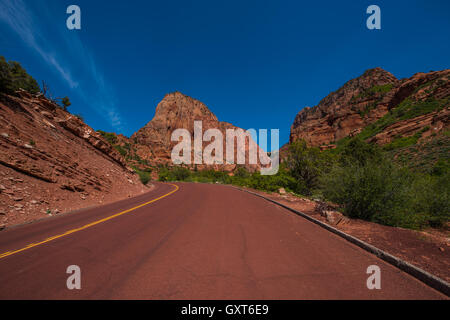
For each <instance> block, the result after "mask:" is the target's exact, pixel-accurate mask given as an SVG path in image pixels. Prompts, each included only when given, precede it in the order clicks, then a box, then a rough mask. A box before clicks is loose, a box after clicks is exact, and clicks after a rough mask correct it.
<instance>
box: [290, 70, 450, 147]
mask: <svg viewBox="0 0 450 320" xmlns="http://www.w3.org/2000/svg"><path fill="white" fill-rule="evenodd" d="M449 74H450V70H443V71H436V72H430V73H417V74H415V75H414V76H412V77H411V78H409V79H404V80H398V79H396V78H395V77H394V76H393V75H392V74H391V73H389V72H387V71H385V70H383V69H381V68H375V69H370V70H367V71H366V72H365V73H364V74H363V75H361V76H360V77H358V78H356V79H352V80H350V81H348V82H347V83H346V84H344V86H342V87H341V88H340V89H338V90H337V91H335V92H333V93H330V94H329V95H328V96H327V97H325V98H324V99H323V100H322V101H320V103H319V104H318V105H317V106H315V107H313V108H304V109H303V110H301V111H300V112H299V113H298V114H297V116H296V117H295V120H294V123H293V124H292V126H291V135H290V143H292V142H294V141H297V140H300V139H304V140H305V141H306V142H307V143H308V144H309V145H311V146H321V148H322V149H328V148H331V147H334V144H333V143H334V142H335V141H338V140H340V139H342V138H345V137H347V136H350V137H351V136H354V135H356V134H358V133H360V132H361V131H362V129H364V128H365V127H367V126H368V125H370V124H373V123H375V122H376V121H377V120H379V119H380V118H382V117H383V116H385V115H386V114H387V113H388V112H389V111H390V110H392V109H394V108H396V107H397V106H398V105H399V104H400V103H402V102H404V101H405V99H409V100H410V101H412V102H420V101H426V100H427V99H430V98H432V99H437V100H442V99H445V98H448V97H449V96H450V82H449ZM448 113H449V110H448V107H447V108H444V109H443V110H439V111H436V112H431V113H428V114H425V115H419V116H417V117H413V118H411V119H407V120H404V121H399V122H397V123H394V124H392V125H389V126H387V127H386V128H383V130H382V132H379V133H377V134H376V136H375V137H372V138H371V139H370V140H369V142H375V143H378V144H386V143H389V142H391V141H392V140H393V139H394V138H395V137H399V136H404V137H407V136H411V135H413V134H415V133H417V131H418V130H420V129H423V128H425V127H427V126H432V127H433V128H434V130H435V131H436V130H437V131H441V130H442V129H444V128H446V127H448ZM430 134H431V133H430ZM425 136H426V134H425Z"/></svg>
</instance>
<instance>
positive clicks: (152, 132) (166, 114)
mask: <svg viewBox="0 0 450 320" xmlns="http://www.w3.org/2000/svg"><path fill="white" fill-rule="evenodd" d="M194 121H201V122H202V131H203V133H204V132H205V131H206V130H207V129H219V130H220V131H221V133H222V135H223V138H224V139H225V137H226V130H227V129H240V128H237V127H235V126H233V125H232V124H230V123H227V122H221V121H219V120H218V119H217V117H216V116H215V115H214V114H213V113H212V112H211V111H210V110H209V109H208V107H207V106H206V105H205V104H203V103H202V102H200V101H198V100H196V99H193V98H191V97H189V96H186V95H184V94H182V93H180V92H174V93H170V94H167V95H166V96H165V97H164V99H163V100H162V101H161V102H160V103H159V104H158V105H157V107H156V111H155V116H154V117H153V119H152V120H151V121H150V122H149V123H147V124H146V125H145V126H144V127H143V128H141V129H140V130H139V131H137V132H136V133H135V134H133V135H132V136H131V138H130V143H131V144H132V145H133V148H134V149H136V153H137V155H138V156H139V157H140V158H141V159H145V160H147V161H148V162H150V163H151V164H153V165H158V164H165V165H172V161H171V151H172V149H173V147H174V146H175V145H176V144H177V143H178V142H172V141H171V135H172V132H173V131H174V130H176V129H187V130H188V131H189V132H190V135H191V140H192V144H193V141H194ZM208 144H210V142H206V141H204V142H203V148H204V147H205V146H207V145H208ZM249 145H251V146H253V147H255V148H256V149H258V146H257V145H256V144H255V142H254V141H253V140H252V139H250V141H249V142H248V143H246V146H245V149H242V150H238V148H237V145H236V143H235V148H234V151H235V152H234V153H235V157H234V159H235V161H234V162H235V163H234V164H231V163H227V162H226V161H225V156H226V149H225V148H226V145H225V140H224V149H223V156H224V163H223V164H215V165H198V166H197V168H198V169H205V168H210V169H216V170H218V169H221V170H226V171H232V170H234V169H235V168H236V159H237V154H238V153H242V154H243V155H244V156H245V159H246V161H245V162H246V164H245V167H246V168H247V169H249V170H252V171H253V170H256V169H257V168H258V167H259V165H254V164H249V161H248V151H249ZM192 148H193V145H192ZM193 157H194V152H193V151H192V157H191V159H192V160H193ZM192 162H193V161H192ZM258 163H259V162H258Z"/></svg>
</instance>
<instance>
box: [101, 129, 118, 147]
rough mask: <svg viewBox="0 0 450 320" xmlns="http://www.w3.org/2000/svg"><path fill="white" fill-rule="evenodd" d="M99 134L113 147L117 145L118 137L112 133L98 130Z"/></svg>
mask: <svg viewBox="0 0 450 320" xmlns="http://www.w3.org/2000/svg"><path fill="white" fill-rule="evenodd" d="M97 132H98V133H100V134H101V135H102V137H103V138H105V140H106V141H108V142H109V143H110V144H111V145H114V144H116V143H117V137H116V135H115V134H114V133H112V132H105V131H102V130H97Z"/></svg>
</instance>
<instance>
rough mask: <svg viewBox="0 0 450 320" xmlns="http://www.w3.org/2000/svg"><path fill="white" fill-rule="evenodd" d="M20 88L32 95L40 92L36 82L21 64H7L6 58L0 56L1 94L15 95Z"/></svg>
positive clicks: (11, 62)
mask: <svg viewBox="0 0 450 320" xmlns="http://www.w3.org/2000/svg"><path fill="white" fill-rule="evenodd" d="M20 88H21V89H24V90H26V91H28V92H30V93H38V92H39V91H40V88H39V85H38V83H37V82H36V80H35V79H33V77H32V76H30V75H29V74H28V73H27V72H26V70H25V69H24V68H22V66H21V65H20V63H18V62H16V61H9V62H6V60H5V58H4V57H2V56H0V92H4V93H7V94H14V93H15V91H17V90H18V89H20Z"/></svg>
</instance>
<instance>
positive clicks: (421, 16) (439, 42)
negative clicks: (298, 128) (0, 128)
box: [0, 0, 450, 144]
mask: <svg viewBox="0 0 450 320" xmlns="http://www.w3.org/2000/svg"><path fill="white" fill-rule="evenodd" d="M71 4H77V5H78V6H80V8H81V15H82V18H81V26H82V29H81V30H79V31H73V30H68V29H67V28H66V19H67V17H68V15H67V14H66V8H67V7H68V6H69V5H71ZM371 4H376V5H378V6H379V7H380V8H381V27H382V29H381V30H372V31H371V30H368V29H367V28H366V19H367V17H368V15H367V14H366V13H365V11H366V8H367V7H368V6H369V5H371ZM449 13H450V1H446V0H442V1H432V0H428V1H412V0H410V1H392V0H391V1H379V0H371V1H363V0H362V1H354V0H353V1H350V0H346V1H320V0H319V1H275V0H273V1H264V0H258V1H243V0H241V1H234V0H229V1H215V0H209V1H195V0H193V1H152V0H142V1H137V0H127V1H119V0H117V1H100V0H95V1H93V0H70V1H64V0H40V1H35V0H0V49H1V50H0V55H3V56H5V57H6V59H7V60H16V61H19V62H21V63H22V65H23V66H24V67H25V68H26V69H27V70H28V71H29V73H30V74H32V75H33V76H34V77H35V78H36V79H38V80H39V81H41V80H45V81H46V82H47V83H48V84H49V85H50V88H51V91H52V93H53V95H54V96H66V95H67V96H69V97H70V99H71V101H72V106H71V108H70V110H71V112H72V113H76V114H81V115H82V116H83V117H84V119H85V120H86V122H87V123H88V124H89V125H91V126H92V127H93V128H94V129H102V130H105V131H115V132H118V133H124V134H125V135H128V136H129V135H131V134H132V133H133V132H135V131H137V130H138V129H139V128H141V127H142V126H144V125H145V124H146V123H147V122H148V121H149V120H151V119H152V117H153V115H154V110H155V107H156V105H157V103H158V102H159V101H160V100H161V99H162V98H163V97H164V95H165V94H166V93H168V92H173V91H176V90H178V91H181V92H183V93H185V94H187V95H189V96H192V97H194V98H197V99H199V100H201V101H202V102H204V103H205V104H206V105H207V106H208V107H209V108H210V109H211V110H212V111H213V112H214V113H215V114H216V115H217V117H218V118H219V120H221V121H227V122H231V123H233V124H234V125H237V126H239V127H242V128H246V129H248V128H256V129H258V128H267V129H270V128H279V129H280V143H281V144H284V143H286V142H287V141H288V139H289V131H290V126H291V124H292V122H293V120H294V117H295V115H296V114H297V113H298V112H299V111H300V110H301V109H302V108H303V107H305V106H314V105H316V104H317V103H318V102H319V101H320V100H321V99H322V98H323V97H325V96H326V95H327V94H328V93H330V92H331V91H334V90H336V89H338V88H339V87H340V86H341V85H343V84H344V83H345V82H346V81H347V80H349V79H351V78H354V77H357V76H359V75H360V74H362V73H363V72H364V71H365V70H366V69H369V68H373V67H377V66H379V67H382V68H384V69H386V70H388V71H390V72H392V73H393V74H394V75H395V76H396V77H398V78H404V77H410V76H412V75H413V74H414V73H416V72H428V71H430V70H442V69H446V68H449V67H450V66H449V64H450V63H449V62H450V59H449V57H450V41H449V31H450V19H449Z"/></svg>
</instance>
